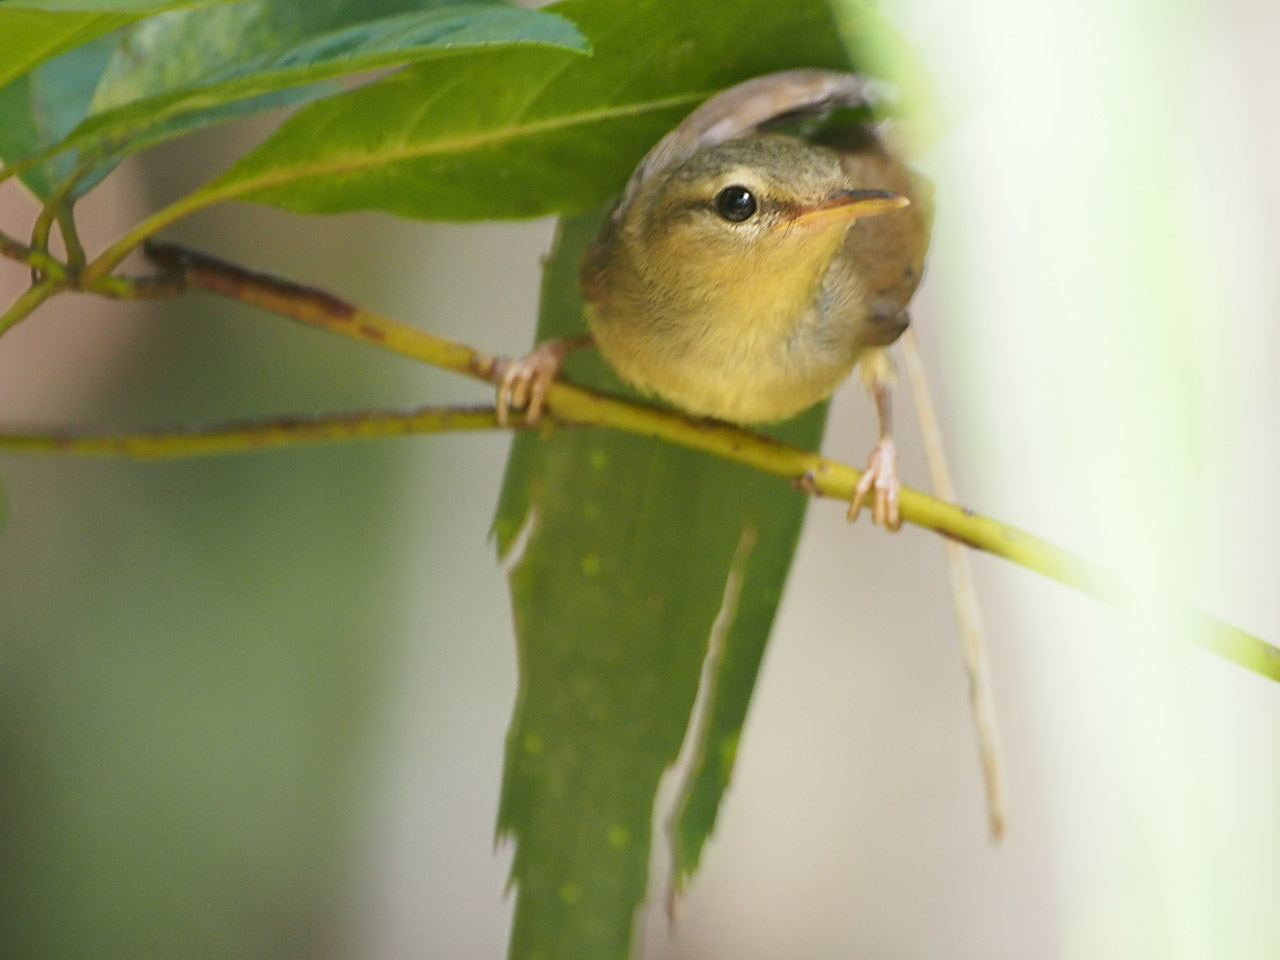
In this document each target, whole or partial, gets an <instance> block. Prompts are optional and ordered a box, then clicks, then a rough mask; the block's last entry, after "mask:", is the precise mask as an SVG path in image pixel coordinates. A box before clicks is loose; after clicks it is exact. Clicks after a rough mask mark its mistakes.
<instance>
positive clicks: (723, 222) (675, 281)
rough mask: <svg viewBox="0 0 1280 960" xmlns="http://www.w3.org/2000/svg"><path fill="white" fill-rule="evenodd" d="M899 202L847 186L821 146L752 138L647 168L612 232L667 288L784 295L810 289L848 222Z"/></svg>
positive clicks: (731, 296)
mask: <svg viewBox="0 0 1280 960" xmlns="http://www.w3.org/2000/svg"><path fill="white" fill-rule="evenodd" d="M908 202H909V201H908V200H907V199H906V198H905V197H902V196H899V195H898V194H894V193H888V192H885V191H882V190H858V189H856V188H855V187H854V185H853V183H852V182H850V180H849V178H848V176H847V175H846V174H845V172H844V169H843V168H842V167H841V165H840V159H839V156H838V155H837V154H836V153H835V152H834V151H832V150H829V149H827V148H825V147H820V146H816V145H814V144H811V143H808V142H806V141H804V140H799V139H796V138H793V137H783V136H754V137H748V138H744V139H741V140H730V141H727V142H725V143H720V144H716V145H715V146H712V147H708V148H706V149H704V150H701V151H699V152H698V153H695V154H694V155H693V156H691V157H689V158H688V159H687V160H685V161H684V162H682V163H680V164H677V165H676V166H673V167H672V168H671V169H669V170H665V171H663V172H661V173H659V174H657V175H655V176H654V177H653V178H652V179H651V180H649V181H648V182H647V183H645V184H644V185H643V187H642V188H641V189H640V190H639V191H638V192H637V193H636V195H635V196H634V197H633V198H632V200H631V202H630V204H629V205H628V207H627V208H626V209H624V210H622V211H620V217H619V223H618V226H619V230H618V236H619V240H621V242H623V243H625V244H626V245H627V247H628V253H629V258H628V259H630V260H631V261H632V263H633V264H634V266H635V267H636V268H638V269H639V270H640V271H641V272H642V273H643V274H644V275H645V276H646V277H647V278H648V280H649V282H650V283H654V282H657V283H659V284H665V285H668V286H670V287H673V288H674V289H673V290H672V292H673V293H677V294H678V293H679V292H681V291H685V290H687V291H688V293H690V294H696V293H697V292H698V291H701V292H702V293H704V294H707V295H712V296H723V297H725V298H726V299H728V300H736V299H738V296H737V295H745V296H749V297H753V298H762V299H768V300H771V301H774V302H779V301H780V302H787V301H791V300H795V299H797V298H798V297H804V296H808V297H812V296H813V293H814V291H815V290H816V288H817V286H818V284H820V283H821V280H822V277H823V275H825V273H826V271H827V268H828V267H829V266H830V264H831V260H832V258H833V257H834V256H835V254H836V251H837V250H839V248H840V245H841V243H842V242H843V239H844V235H845V233H846V231H847V230H848V228H849V226H850V225H851V224H852V223H853V222H854V221H855V220H857V219H859V218H861V217H870V216H874V215H876V214H879V213H884V212H886V211H889V210H896V209H899V208H901V207H904V206H906V205H907V203H908Z"/></svg>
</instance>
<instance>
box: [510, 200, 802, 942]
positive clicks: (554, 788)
mask: <svg viewBox="0 0 1280 960" xmlns="http://www.w3.org/2000/svg"><path fill="white" fill-rule="evenodd" d="M599 221H600V214H599V213H597V214H595V215H591V216H585V217H580V218H576V219H570V220H567V221H565V222H564V223H563V224H562V227H561V233H560V236H559V238H558V241H557V245H556V249H555V251H554V253H553V256H552V258H551V260H550V262H549V264H548V267H547V272H546V277H545V280H544V287H543V301H542V309H541V320H540V323H539V328H538V337H539V339H540V340H541V339H546V338H548V337H553V336H565V335H572V334H575V333H580V332H581V331H582V328H583V321H582V300H581V296H580V294H579V292H578V290H577V285H576V275H577V269H578V264H579V262H580V261H581V258H582V254H583V252H584V250H585V248H586V245H587V243H588V242H589V241H590V239H591V238H592V237H593V236H594V234H595V231H596V228H597V226H598V224H599ZM567 371H568V373H569V376H570V377H571V379H573V380H574V381H575V382H578V383H584V384H589V385H592V386H596V387H599V388H601V389H606V390H609V391H611V392H623V393H625V392H627V391H626V390H625V388H623V387H622V386H621V384H619V383H618V381H617V380H616V378H614V377H613V376H612V374H610V373H609V371H608V370H607V369H606V368H605V366H604V364H603V362H602V361H601V360H600V358H599V357H598V356H596V355H595V354H594V353H593V352H591V353H584V354H582V355H575V356H571V357H570V358H569V362H568V364H567ZM824 418H825V408H819V409H816V410H814V411H810V412H809V413H808V414H806V415H804V416H803V417H801V418H799V419H798V420H796V421H793V422H791V423H789V424H785V425H783V426H782V427H780V428H778V430H777V431H776V435H778V436H780V437H783V438H785V439H786V440H787V441H789V442H792V443H800V444H806V445H814V444H816V443H817V441H818V439H819V438H820V436H821V432H822V424H823V420H824ZM805 504H806V501H805V498H804V497H803V496H801V495H799V494H797V493H796V492H795V491H793V490H791V489H790V488H789V487H788V486H787V485H786V484H785V483H782V482H780V481H778V480H777V479H774V478H768V477H764V476H761V475H760V474H758V473H755V472H753V471H750V470H747V469H745V468H742V467H738V466H736V465H733V464H729V463H726V462H724V461H720V460H717V459H715V458H712V457H709V456H706V455H705V454H701V453H697V452H693V451H688V450H683V449H679V448H676V447H672V446H670V445H667V444H664V443H661V442H658V441H655V440H650V439H647V438H643V437H635V436H630V435H625V434H620V433H612V432H609V431H602V430H573V429H566V430H558V431H555V432H552V433H549V434H545V435H539V434H538V433H535V432H527V433H522V434H520V435H519V436H518V437H517V438H516V440H515V442H514V445H513V448H512V452H511V458H510V461H509V462H508V466H507V474H506V478H505V482H504V486H503V491H502V498H501V502H500V504H499V507H498V513H497V518H496V520H495V523H494V528H495V532H496V534H497V539H498V548H499V552H500V553H501V554H502V555H503V556H504V557H508V558H509V559H510V560H512V562H513V567H512V570H511V574H510V579H511V591H512V600H513V605H514V608H515V621H516V636H517V647H518V655H519V668H520V692H519V695H518V699H517V705H516V713H515V716H514V718H513V720H512V724H511V730H510V734H509V736H508V740H507V759H506V768H505V775H504V782H503V791H502V805H501V811H500V814H499V831H500V833H501V834H503V835H510V836H512V837H514V838H515V840H516V853H515V863H514V866H513V870H512V880H513V881H514V883H515V885H516V887H517V891H518V893H517V901H516V914H515V926H514V929H513V933H512V943H511V954H510V955H511V957H512V958H516V960H530V958H536V957H547V958H550V957H555V958H557V960H574V958H583V960H586V958H590V960H622V958H625V957H627V956H628V955H629V951H630V945H631V943H632V938H633V929H632V928H633V921H634V918H635V916H636V911H637V908H638V906H639V904H640V903H641V901H642V899H643V897H644V894H645V889H646V881H647V873H648V863H649V848H650V824H651V822H652V819H653V807H654V799H655V794H656V792H657V789H658V781H659V779H660V778H661V776H662V774H663V772H664V771H665V770H666V769H667V768H668V767H669V766H670V765H671V764H672V763H673V762H674V761H675V759H676V756H677V753H678V752H679V750H680V747H681V743H682V741H683V740H684V739H685V736H686V726H687V725H688V723H689V719H690V712H691V710H692V709H693V705H694V700H695V695H696V694H697V692H698V687H699V677H700V674H701V672H702V669H703V662H704V658H705V657H706V655H707V650H708V642H709V639H710V638H711V636H712V634H713V632H715V633H716V635H717V636H718V637H719V644H720V645H721V649H720V650H719V651H718V656H717V658H716V659H715V662H714V663H712V666H713V667H714V666H717V665H718V668H717V669H713V670H712V672H711V674H710V676H709V689H708V692H709V693H713V696H712V698H711V700H710V702H708V703H707V704H706V708H707V723H706V724H705V726H703V727H702V729H703V730H704V731H705V732H706V733H708V734H709V736H708V737H707V738H706V740H705V742H704V743H703V744H701V747H702V749H701V750H700V751H695V754H694V766H693V768H692V773H691V776H692V777H693V778H694V779H693V781H692V783H693V788H692V793H691V794H690V796H691V797H692V799H693V800H694V803H693V804H692V805H690V807H689V808H688V811H689V813H688V815H687V816H686V817H684V818H683V820H682V829H681V840H680V843H679V846H680V849H681V851H682V852H681V854H680V862H681V863H682V864H684V865H690V864H691V863H692V861H693V860H694V859H696V851H697V850H698V849H700V848H701V845H702V843H703V841H704V840H705V837H706V835H707V833H709V831H710V829H711V826H712V823H713V822H714V816H715V808H716V806H717V804H718V800H719V797H720V794H721V793H722V791H723V789H724V787H725V785H726V784H727V782H728V777H729V772H730V769H731V767H732V762H733V753H734V748H735V746H736V743H737V737H738V732H739V730H740V728H741V724H742V719H743V716H744V714H745V711H746V704H747V701H748V699H749V697H750V692H751V687H752V683H753V681H754V678H755V673H756V670H757V668H758V666H759V662H760V657H761V654H762V653H763V649H764V644H765V640H766V638H767V636H768V633H769V628H770V625H771V623H772V619H773V614H774V611H775V609H776V606H777V603H778V598H779V596H780V592H781V587H782V583H783V580H784V578H785V576H786V572H787V569H788V567H789V566H790V563H791V557H792V553H793V550H794V547H795V541H796V537H797V535H798V533H799V529H800V524H801V520H802V518H803V515H804V509H805ZM521 541H524V543H523V547H522V548H521V547H519V546H518V544H520V542H521ZM513 550H516V551H518V552H519V556H518V558H513V557H511V552H512V551H513ZM709 662H710V661H709Z"/></svg>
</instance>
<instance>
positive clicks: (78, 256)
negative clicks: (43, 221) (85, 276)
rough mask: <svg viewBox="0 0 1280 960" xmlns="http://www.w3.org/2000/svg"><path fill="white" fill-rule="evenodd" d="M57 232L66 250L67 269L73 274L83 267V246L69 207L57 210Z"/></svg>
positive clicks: (72, 212) (73, 215)
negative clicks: (60, 235)
mask: <svg viewBox="0 0 1280 960" xmlns="http://www.w3.org/2000/svg"><path fill="white" fill-rule="evenodd" d="M57 218H58V232H59V233H61V234H62V243H63V245H64V246H66V248H67V267H68V268H69V269H70V270H71V271H72V272H73V273H74V272H76V271H78V270H80V269H82V268H83V267H84V264H85V256H84V244H82V243H81V242H80V231H79V230H77V229H76V216H75V212H74V211H73V210H72V209H71V208H70V207H66V206H63V207H59V208H58V214H57Z"/></svg>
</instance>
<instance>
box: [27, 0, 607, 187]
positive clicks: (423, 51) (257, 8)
mask: <svg viewBox="0 0 1280 960" xmlns="http://www.w3.org/2000/svg"><path fill="white" fill-rule="evenodd" d="M504 43H521V44H543V45H548V46H557V47H563V48H566V49H570V50H576V51H583V50H585V41H584V40H583V39H582V36H581V34H579V33H578V32H577V30H576V29H575V28H574V27H573V25H572V24H570V23H568V22H567V21H565V20H563V19H561V18H559V17H556V16H553V15H550V14H545V13H540V12H537V11H532V10H524V9H521V8H518V7H512V6H510V5H508V4H506V3H504V2H501V0H469V2H465V3H458V2H456V0H378V2H372V0H313V2H310V3H306V4H301V5H300V4H296V3H291V2H287V0H246V2H242V3H237V4H235V5H233V6H225V7H218V8H214V9H202V10H183V11H174V12H171V13H167V14H163V15H161V16H158V17H153V18H151V19H149V20H146V21H144V22H142V23H139V24H137V25H136V26H134V27H133V28H132V29H130V30H129V31H127V32H126V33H125V35H124V37H123V39H122V40H121V42H120V44H119V49H118V50H117V51H116V54H115V57H114V58H113V59H112V61H111V63H110V65H109V66H108V67H107V69H106V71H105V73H104V75H103V76H102V78H101V81H100V82H99V83H98V86H97V90H96V93H94V94H93V100H92V104H91V113H92V114H93V115H92V116H90V117H89V119H88V120H86V121H85V122H84V123H82V124H81V125H80V126H79V127H78V128H77V129H76V130H75V131H74V132H71V133H70V136H67V137H66V139H65V140H64V141H63V142H62V143H61V144H59V147H58V148H59V149H60V150H63V151H66V156H69V157H74V156H75V154H73V153H71V148H75V149H76V150H77V151H79V152H80V153H81V154H82V155H87V156H89V157H91V158H92V157H102V158H104V162H102V163H100V164H98V166H97V168H96V169H95V170H94V172H93V175H92V176H91V177H90V178H89V179H88V180H87V181H86V183H85V185H84V186H85V187H87V186H88V185H90V184H92V183H93V182H96V181H97V180H99V179H101V178H102V176H104V175H105V173H106V172H108V171H109V170H110V169H111V168H112V167H113V166H114V165H115V164H116V163H118V162H119V160H120V159H122V158H123V157H124V156H125V155H126V154H128V153H130V152H133V151H136V150H139V149H142V148H143V147H146V146H149V145H152V144H155V143H157V142H160V141H162V140H165V139H169V138H172V137H175V136H178V135H180V134H182V133H186V132H189V131H191V130H194V129H197V128H199V127H202V126H207V125H210V124H214V123H221V122H225V121H227V120H231V119H236V118H238V117H242V116H246V115H248V114H251V113H254V112H258V111H261V110H265V109H274V108H278V107H282V106H293V105H297V104H299V103H303V102H306V101H307V100H314V99H317V98H319V97H322V96H325V95H327V94H330V93H332V92H334V91H335V89H337V88H336V87H334V86H333V85H331V84H329V83H325V82H323V81H326V80H329V79H331V78H334V77H338V76H343V75H348V74H352V73H358V72H361V71H367V70H371V69H375V68H380V67H387V66H395V65H400V64H404V63H409V62H415V61H420V60H425V59H430V58H433V57H442V56H450V55H457V54H458V53H459V52H461V51H466V50H476V49H482V48H489V47H493V46H496V45H500V44H504ZM50 66H52V65H50ZM82 116H83V114H82ZM67 132H68V131H63V133H64V134H65V133H67ZM46 145H47V143H46ZM62 166H63V167H69V166H70V161H69V160H67V159H66V158H65V157H64V158H63V163H62ZM78 192H83V188H82V189H81V190H80V191H78Z"/></svg>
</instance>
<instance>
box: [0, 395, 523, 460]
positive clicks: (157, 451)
mask: <svg viewBox="0 0 1280 960" xmlns="http://www.w3.org/2000/svg"><path fill="white" fill-rule="evenodd" d="M511 425H512V426H516V427H519V426H522V425H523V423H522V421H521V419H520V418H519V417H516V418H515V420H514V422H513V423H512V424H511ZM497 427H498V420H497V412H496V411H495V409H494V408H493V407H418V408H415V409H413V410H368V411H356V412H352V413H340V414H329V415H323V416H315V417H271V418H267V419H262V420H239V421H234V422H231V423H219V424H207V425H202V426H198V427H176V428H170V429H160V430H145V431H140V432H137V433H115V434H99V433H76V432H55V433H40V434H37V433H16V432H0V450H14V451H22V452H27V453H71V454H80V455H84V456H103V457H111V456H122V457H131V458H134V459H138V460H164V459H171V458H175V457H198V456H208V455H211V454H224V453H245V452H249V451H256V450H266V449H269V448H273V447H294V446H302V445H305V444H316V443H332V442H337V441H343V440H366V439H373V438H375V437H400V436H408V435H413V434H426V433H457V432H461V431H466V430H494V429H497Z"/></svg>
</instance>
